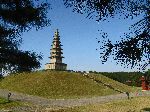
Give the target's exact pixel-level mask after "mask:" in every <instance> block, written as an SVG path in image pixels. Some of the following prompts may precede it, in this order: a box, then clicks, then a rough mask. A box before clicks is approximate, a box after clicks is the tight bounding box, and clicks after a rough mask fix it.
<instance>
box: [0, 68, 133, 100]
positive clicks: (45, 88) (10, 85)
mask: <svg viewBox="0 0 150 112" xmlns="http://www.w3.org/2000/svg"><path fill="white" fill-rule="evenodd" d="M91 75H93V77H96V78H98V79H99V80H102V81H103V82H108V83H109V84H112V85H113V87H114V88H118V89H121V90H122V91H133V89H132V87H129V86H126V85H124V84H122V83H119V82H116V81H114V80H112V79H109V78H107V77H105V76H102V75H94V74H91ZM0 88H3V89H8V90H10V91H17V92H21V93H26V94H30V95H37V96H42V97H45V98H81V97H92V96H103V95H110V94H116V93H117V92H116V91H114V90H112V89H109V88H107V87H105V86H103V85H102V84H97V83H95V82H94V81H92V80H90V79H87V78H85V77H83V76H82V75H81V74H79V73H69V72H62V71H37V72H32V73H21V74H17V75H16V74H15V75H10V76H7V77H5V78H4V79H3V80H2V81H0Z"/></svg>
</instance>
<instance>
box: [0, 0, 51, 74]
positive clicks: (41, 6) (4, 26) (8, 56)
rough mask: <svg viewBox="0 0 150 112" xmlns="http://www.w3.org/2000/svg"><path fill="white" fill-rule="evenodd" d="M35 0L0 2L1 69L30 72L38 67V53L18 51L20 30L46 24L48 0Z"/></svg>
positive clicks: (48, 21) (47, 21)
mask: <svg viewBox="0 0 150 112" xmlns="http://www.w3.org/2000/svg"><path fill="white" fill-rule="evenodd" d="M36 3H37V4H36V5H35V1H34V0H1V1H0V69H1V68H3V69H8V70H9V71H12V69H13V71H30V70H32V69H35V68H38V67H39V66H40V63H39V61H40V59H41V58H42V57H41V55H37V54H36V53H31V52H29V51H21V50H19V46H20V45H21V42H22V38H21V37H20V36H21V34H22V32H24V31H28V30H30V29H31V28H32V27H35V28H36V30H38V29H39V28H42V27H44V26H47V25H49V23H50V20H48V19H47V18H46V13H47V9H48V8H49V4H48V3H46V2H45V3H44V2H43V3H38V1H36Z"/></svg>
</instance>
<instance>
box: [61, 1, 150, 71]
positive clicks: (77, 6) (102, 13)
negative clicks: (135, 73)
mask: <svg viewBox="0 0 150 112" xmlns="http://www.w3.org/2000/svg"><path fill="white" fill-rule="evenodd" d="M64 4H65V5H66V6H67V7H73V11H76V12H78V13H81V14H84V13H85V14H87V18H90V19H91V18H92V19H94V18H96V21H100V20H102V21H103V20H106V19H107V18H110V17H111V18H114V17H115V15H119V18H123V19H126V18H131V19H133V18H135V17H139V16H142V17H143V18H142V19H141V20H140V21H138V22H136V23H135V24H133V25H132V26H131V28H130V31H131V33H129V34H125V35H124V37H125V38H124V39H123V38H122V39H121V40H120V41H116V43H112V42H111V40H110V39H108V38H107V36H108V35H106V33H102V37H104V38H105V39H104V45H102V46H100V49H103V51H101V53H100V54H101V56H100V57H101V58H102V62H106V61H107V59H108V58H109V57H110V56H111V55H113V58H114V60H117V63H118V62H120V63H121V64H122V65H126V67H129V66H130V65H131V68H133V67H135V66H139V68H142V69H145V68H146V67H147V66H148V65H149V64H150V27H149V26H150V1H149V0H64ZM98 42H99V41H98ZM140 63H142V64H140Z"/></svg>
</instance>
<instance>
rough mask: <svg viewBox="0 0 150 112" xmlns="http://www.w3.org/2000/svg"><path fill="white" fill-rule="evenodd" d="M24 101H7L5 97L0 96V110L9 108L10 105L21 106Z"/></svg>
mask: <svg viewBox="0 0 150 112" xmlns="http://www.w3.org/2000/svg"><path fill="white" fill-rule="evenodd" d="M23 105H24V103H22V102H18V101H9V102H8V101H7V99H4V98H0V110H1V109H9V108H10V107H18V106H23Z"/></svg>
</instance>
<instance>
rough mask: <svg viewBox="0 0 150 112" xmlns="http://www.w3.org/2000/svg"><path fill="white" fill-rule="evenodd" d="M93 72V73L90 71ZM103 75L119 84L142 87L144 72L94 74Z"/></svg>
mask: <svg viewBox="0 0 150 112" xmlns="http://www.w3.org/2000/svg"><path fill="white" fill-rule="evenodd" d="M90 72H91V71H90ZM93 73H97V74H102V75H104V76H106V77H109V78H111V79H113V80H116V81H118V82H121V83H124V84H127V85H129V86H138V87H139V86H141V80H140V78H141V76H142V75H144V74H143V73H142V72H93Z"/></svg>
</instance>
